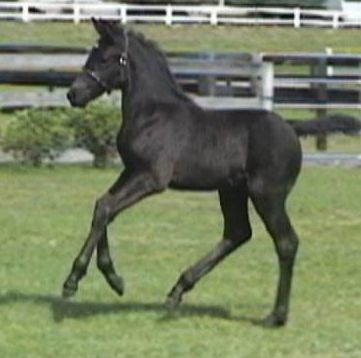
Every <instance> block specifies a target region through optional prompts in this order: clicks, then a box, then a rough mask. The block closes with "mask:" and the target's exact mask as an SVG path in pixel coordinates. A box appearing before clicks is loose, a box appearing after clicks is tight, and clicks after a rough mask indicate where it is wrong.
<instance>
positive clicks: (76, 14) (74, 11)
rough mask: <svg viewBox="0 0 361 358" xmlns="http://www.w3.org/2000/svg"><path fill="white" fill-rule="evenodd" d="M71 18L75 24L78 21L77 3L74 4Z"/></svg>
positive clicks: (78, 9)
mask: <svg viewBox="0 0 361 358" xmlns="http://www.w3.org/2000/svg"><path fill="white" fill-rule="evenodd" d="M73 20H74V23H75V24H79V22H80V6H79V4H74V7H73Z"/></svg>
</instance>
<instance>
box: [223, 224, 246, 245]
mask: <svg viewBox="0 0 361 358" xmlns="http://www.w3.org/2000/svg"><path fill="white" fill-rule="evenodd" d="M251 237H252V229H251V228H250V227H249V228H246V229H242V230H237V231H229V232H225V233H224V238H225V239H227V240H231V241H232V242H234V243H235V244H236V245H237V246H240V245H242V244H244V243H246V242H247V241H249V240H251Z"/></svg>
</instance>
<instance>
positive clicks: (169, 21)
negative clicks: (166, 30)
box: [165, 4, 173, 26]
mask: <svg viewBox="0 0 361 358" xmlns="http://www.w3.org/2000/svg"><path fill="white" fill-rule="evenodd" d="M172 15H173V9H172V5H170V4H168V5H167V9H166V12H165V24H166V25H167V26H171V25H172V22H173V21H172Z"/></svg>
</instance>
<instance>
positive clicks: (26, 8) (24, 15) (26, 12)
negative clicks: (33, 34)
mask: <svg viewBox="0 0 361 358" xmlns="http://www.w3.org/2000/svg"><path fill="white" fill-rule="evenodd" d="M22 6H23V9H22V10H23V11H22V19H23V21H24V22H29V21H30V18H29V4H26V3H25V4H22Z"/></svg>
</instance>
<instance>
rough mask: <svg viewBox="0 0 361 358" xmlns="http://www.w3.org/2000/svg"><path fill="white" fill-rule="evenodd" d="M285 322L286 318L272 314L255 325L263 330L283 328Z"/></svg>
mask: <svg viewBox="0 0 361 358" xmlns="http://www.w3.org/2000/svg"><path fill="white" fill-rule="evenodd" d="M286 322H287V318H286V317H281V316H278V315H276V314H273V313H272V314H270V315H269V316H267V317H265V318H263V319H261V320H259V321H258V322H257V323H258V324H259V325H260V326H262V327H265V328H280V327H283V326H284V325H285V324H286Z"/></svg>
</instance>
